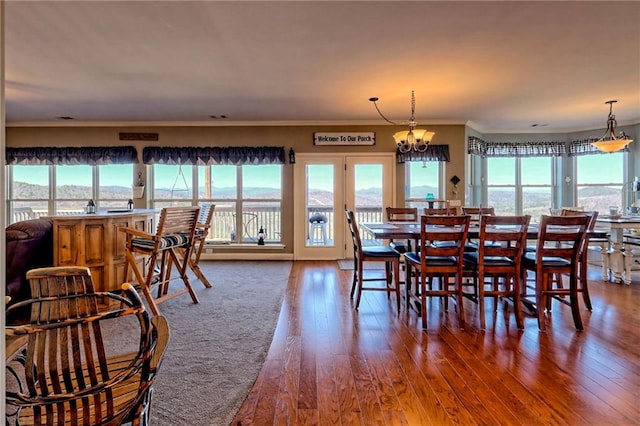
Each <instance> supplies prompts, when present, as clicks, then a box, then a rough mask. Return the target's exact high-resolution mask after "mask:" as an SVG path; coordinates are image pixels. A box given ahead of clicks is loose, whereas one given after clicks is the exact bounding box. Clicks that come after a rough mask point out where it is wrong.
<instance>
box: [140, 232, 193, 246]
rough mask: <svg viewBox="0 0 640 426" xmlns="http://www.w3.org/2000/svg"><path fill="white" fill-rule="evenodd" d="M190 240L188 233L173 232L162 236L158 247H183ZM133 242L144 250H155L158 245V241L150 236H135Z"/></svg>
mask: <svg viewBox="0 0 640 426" xmlns="http://www.w3.org/2000/svg"><path fill="white" fill-rule="evenodd" d="M188 242H189V237H188V236H187V235H182V234H173V235H167V236H164V237H162V238H160V245H159V246H158V248H159V249H160V250H164V249H168V248H171V247H181V246H184V245H185V244H187V243H188ZM131 244H132V245H133V247H135V248H139V249H142V250H153V248H154V247H155V245H156V242H155V241H154V240H152V239H150V238H134V239H133V240H132V241H131Z"/></svg>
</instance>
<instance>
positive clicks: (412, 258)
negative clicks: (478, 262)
mask: <svg viewBox="0 0 640 426" xmlns="http://www.w3.org/2000/svg"><path fill="white" fill-rule="evenodd" d="M404 258H405V259H406V260H407V261H409V262H412V263H420V253H416V252H413V251H412V252H408V253H405V254H404ZM426 262H427V265H429V266H455V265H457V264H458V260H457V259H456V257H455V256H427V257H426Z"/></svg>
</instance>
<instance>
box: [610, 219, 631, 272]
mask: <svg viewBox="0 0 640 426" xmlns="http://www.w3.org/2000/svg"><path fill="white" fill-rule="evenodd" d="M622 231H623V230H622V229H615V228H614V229H612V230H611V250H610V251H609V267H610V268H611V272H612V274H613V279H612V281H613V282H615V283H619V282H621V281H622V271H623V269H624V255H623V254H622ZM629 275H631V274H629ZM629 278H631V277H629Z"/></svg>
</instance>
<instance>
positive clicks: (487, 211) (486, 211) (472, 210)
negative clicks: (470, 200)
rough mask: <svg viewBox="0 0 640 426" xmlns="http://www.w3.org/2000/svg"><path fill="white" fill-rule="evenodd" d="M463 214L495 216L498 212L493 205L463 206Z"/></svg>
mask: <svg viewBox="0 0 640 426" xmlns="http://www.w3.org/2000/svg"><path fill="white" fill-rule="evenodd" d="M462 214H468V215H470V216H477V217H478V218H479V217H480V216H495V215H496V212H495V209H494V208H493V207H470V206H464V207H462Z"/></svg>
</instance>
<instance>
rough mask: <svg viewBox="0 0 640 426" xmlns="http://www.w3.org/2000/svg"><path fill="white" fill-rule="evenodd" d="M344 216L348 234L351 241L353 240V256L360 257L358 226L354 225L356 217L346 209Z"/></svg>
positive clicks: (360, 246) (360, 242)
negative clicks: (349, 233)
mask: <svg viewBox="0 0 640 426" xmlns="http://www.w3.org/2000/svg"><path fill="white" fill-rule="evenodd" d="M344 212H345V215H346V217H347V225H348V226H349V232H351V239H352V240H353V254H354V256H356V257H358V258H361V257H362V240H361V238H360V231H359V230H358V224H357V223H356V215H355V214H354V213H353V211H352V210H349V209H346V210H345V211H344Z"/></svg>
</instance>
